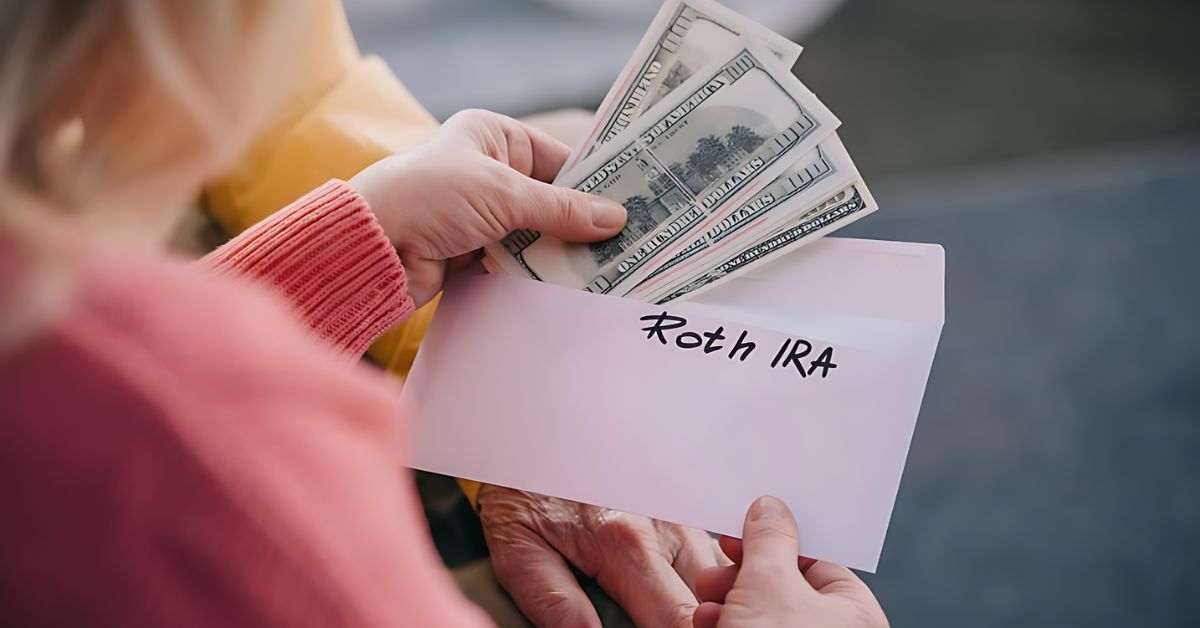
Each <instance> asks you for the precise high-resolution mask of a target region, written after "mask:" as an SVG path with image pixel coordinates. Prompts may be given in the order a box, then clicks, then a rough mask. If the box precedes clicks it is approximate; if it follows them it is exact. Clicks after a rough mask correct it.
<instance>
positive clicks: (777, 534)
mask: <svg viewBox="0 0 1200 628" xmlns="http://www.w3.org/2000/svg"><path fill="white" fill-rule="evenodd" d="M754 538H755V539H756V540H766V541H768V542H772V541H788V542H796V541H798V540H799V539H798V538H797V537H796V531H795V530H789V529H788V528H787V526H785V525H783V524H782V523H779V524H777V523H765V524H763V525H762V526H761V527H759V528H757V529H756V530H755V531H754Z"/></svg>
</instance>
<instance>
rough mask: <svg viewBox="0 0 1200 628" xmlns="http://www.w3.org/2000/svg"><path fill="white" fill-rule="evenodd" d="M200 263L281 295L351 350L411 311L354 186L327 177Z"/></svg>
mask: <svg viewBox="0 0 1200 628" xmlns="http://www.w3.org/2000/svg"><path fill="white" fill-rule="evenodd" d="M202 263H203V264H205V265H208V266H210V267H212V268H213V269H215V270H217V271H219V272H224V273H229V274H233V275H237V276H240V277H243V278H248V279H250V280H251V281H253V282H255V283H259V284H263V285H266V286H268V287H270V288H271V289H273V291H275V292H276V293H278V294H280V295H282V296H283V297H284V299H285V300H286V301H287V303H288V304H289V305H290V306H291V307H292V309H293V310H294V311H295V312H296V314H298V315H299V317H300V318H301V319H302V320H303V321H304V323H305V324H306V325H307V326H308V327H309V329H310V330H312V331H313V332H314V334H315V335H316V336H318V337H319V338H321V339H322V340H324V341H326V342H327V343H329V344H331V345H333V346H334V347H336V348H338V349H339V350H340V351H342V352H344V353H346V354H347V355H353V356H358V355H361V354H362V352H363V351H364V350H366V348H367V345H369V344H370V343H371V342H372V341H374V340H375V339H376V338H377V337H379V335H380V334H382V333H383V332H384V331H385V330H386V329H388V328H389V327H391V326H393V325H395V324H396V323H397V322H399V321H400V320H401V319H403V318H404V317H405V316H408V315H409V314H411V313H412V312H413V309H414V306H413V301H412V298H411V297H409V296H408V285H407V279H406V277H405V274H404V267H403V266H402V265H401V264H400V258H399V257H398V256H397V255H396V251H395V249H394V248H392V245H391V242H389V241H388V238H387V236H386V235H385V234H384V232H383V228H382V227H380V226H379V223H378V221H376V220H375V215H374V214H373V213H372V212H371V208H370V207H369V206H368V205H367V202H366V200H364V199H363V198H362V196H360V195H359V194H358V193H357V192H356V191H354V189H353V188H351V187H350V186H348V185H346V184H345V183H343V182H341V181H337V180H334V181H330V182H328V183H326V184H325V185H322V186H321V187H319V188H317V189H316V190H313V191H312V192H310V193H309V194H307V195H305V196H303V197H301V198H300V199H299V200H297V201H296V202H294V203H292V204H291V205H288V206H287V207H285V208H284V209H282V210H280V211H278V212H276V213H275V214H273V215H271V216H270V217H268V218H267V219H265V220H263V221H261V222H259V223H258V224H256V225H255V226H254V227H252V228H250V229H249V230H246V231H244V232H242V234H241V235H239V236H237V237H235V238H234V239H233V240H231V241H230V242H229V243H228V244H226V245H224V246H222V247H221V248H219V249H217V250H216V251H213V252H212V253H210V254H209V255H208V256H207V257H205V258H204V259H203V260H202Z"/></svg>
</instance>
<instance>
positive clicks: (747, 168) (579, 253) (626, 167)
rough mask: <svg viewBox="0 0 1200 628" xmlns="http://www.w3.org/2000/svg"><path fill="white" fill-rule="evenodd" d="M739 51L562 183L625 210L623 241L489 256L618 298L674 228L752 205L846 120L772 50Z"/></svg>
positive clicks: (514, 249)
mask: <svg viewBox="0 0 1200 628" xmlns="http://www.w3.org/2000/svg"><path fill="white" fill-rule="evenodd" d="M735 50H736V52H734V53H733V54H732V56H731V57H730V58H728V59H727V60H725V61H724V62H721V63H717V64H714V65H712V66H709V67H708V68H705V69H703V70H700V71H698V72H697V73H696V75H695V76H693V77H692V78H691V79H689V80H688V81H687V82H686V83H685V84H684V85H682V86H680V87H679V88H678V89H677V90H676V92H675V93H673V94H672V95H671V98H670V99H669V100H664V101H663V102H661V103H659V104H658V105H656V106H655V107H654V108H653V109H652V110H651V111H649V112H647V114H646V115H645V116H643V117H642V118H640V119H639V120H638V121H637V122H636V123H635V124H634V125H633V126H631V127H630V128H629V129H628V130H627V131H626V132H625V134H624V135H622V136H621V137H622V139H620V140H619V141H613V142H610V143H608V144H606V145H605V146H604V147H603V148H602V149H601V150H600V151H599V152H597V153H596V154H595V155H593V156H592V157H590V158H588V159H587V160H585V161H583V162H581V163H580V164H579V166H578V167H576V168H575V169H573V170H571V171H570V172H567V173H564V174H560V175H559V177H558V179H557V180H556V181H555V184H556V185H563V186H566V187H572V188H575V189H577V190H580V191H583V192H588V193H591V194H598V195H600V196H604V197H607V198H610V199H613V200H615V201H617V202H619V203H621V204H622V205H624V206H625V208H626V209H627V210H628V211H629V221H628V223H627V224H626V226H625V228H624V229H623V230H622V231H621V232H620V233H619V234H618V235H617V236H616V237H614V238H611V239H609V240H605V241H604V242H598V243H594V244H590V245H587V244H567V243H564V242H562V241H561V240H557V239H555V238H552V237H549V236H546V235H543V234H540V233H537V232H534V231H529V230H521V231H516V232H513V233H511V234H509V235H508V236H506V237H505V238H504V240H502V241H501V242H500V243H499V244H496V245H491V246H490V247H488V254H489V255H491V256H492V257H495V258H497V259H496V260H495V261H496V262H498V265H499V266H500V267H502V268H506V269H507V268H513V267H516V266H519V267H521V268H522V269H523V270H524V271H525V273H526V274H528V275H529V276H530V277H533V278H535V279H540V280H542V281H548V282H551V283H556V284H559V285H564V286H570V287H574V288H583V289H586V290H589V291H591V292H601V293H607V292H610V291H611V290H612V289H613V288H614V287H615V286H616V285H617V284H619V283H620V282H621V281H622V280H623V278H624V277H625V276H626V275H628V274H629V273H631V272H633V271H635V270H637V269H638V268H639V267H640V266H641V265H642V264H643V263H645V262H648V261H650V260H651V259H652V258H653V257H654V255H655V253H656V252H657V251H658V245H659V244H660V243H659V242H658V241H656V240H654V239H652V238H651V236H653V235H654V234H656V233H660V232H661V229H662V226H663V225H664V224H668V223H670V222H671V221H672V220H674V219H677V218H678V217H679V216H681V215H689V216H694V217H696V218H697V219H699V218H703V217H705V216H707V215H709V214H711V213H712V212H714V211H716V210H718V209H719V208H720V207H722V206H723V205H725V204H726V203H729V202H739V199H741V198H743V197H747V198H748V197H749V196H750V195H752V194H753V193H754V192H755V191H756V190H757V189H758V188H760V187H761V186H762V185H764V184H766V183H767V182H769V181H771V180H773V179H774V178H775V177H777V176H778V175H780V174H781V173H782V172H784V170H786V169H787V168H788V167H789V166H790V165H792V164H793V163H795V162H796V160H797V159H799V158H801V157H803V156H804V155H805V153H807V152H808V151H810V150H812V149H813V148H814V147H816V145H817V144H818V143H819V142H820V141H821V140H823V139H825V138H826V137H828V136H830V135H831V134H832V133H833V131H834V130H835V129H836V128H837V126H838V120H837V118H835V117H834V115H833V114H832V113H831V112H830V111H829V110H828V109H827V108H826V107H825V106H824V105H822V104H821V102H820V101H819V100H817V98H816V96H814V95H813V94H812V92H810V91H808V89H807V88H805V87H804V85H803V84H801V83H800V81H799V79H797V78H796V77H795V76H793V75H792V74H791V73H790V72H789V71H788V70H786V69H783V68H781V67H780V66H779V65H778V62H777V61H776V60H775V59H774V57H773V56H772V55H771V53H770V52H766V51H764V50H763V49H762V48H761V47H759V45H758V44H757V43H755V42H753V41H749V40H744V45H743V46H741V47H739V48H737V49H735ZM684 222H686V221H684Z"/></svg>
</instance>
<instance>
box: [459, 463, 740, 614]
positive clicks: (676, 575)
mask: <svg viewBox="0 0 1200 628" xmlns="http://www.w3.org/2000/svg"><path fill="white" fill-rule="evenodd" d="M479 520H480V522H481V523H482V524H483V536H484V538H485V539H487V544H488V550H489V551H490V553H491V555H492V567H493V569H494V570H495V572H496V579H497V580H498V581H499V582H500V584H501V586H503V587H504V589H505V590H506V591H508V593H509V595H511V596H512V598H513V601H515V602H516V603H517V606H518V607H519V608H520V609H521V612H523V613H524V614H525V616H526V617H528V618H529V619H530V620H531V621H532V622H533V623H534V624H536V625H538V626H570V627H571V628H591V627H593V626H594V627H596V628H599V626H600V617H599V615H597V613H596V609H595V608H594V607H593V606H592V602H591V600H589V599H588V596H587V595H586V594H585V593H584V591H583V588H582V587H581V586H580V585H579V582H578V580H576V578H575V574H574V573H572V571H571V567H572V566H573V567H575V568H576V569H578V570H579V571H581V572H583V573H584V574H586V575H588V576H591V577H593V578H595V579H596V582H597V583H598V584H599V585H600V587H601V588H603V589H604V591H605V592H606V593H608V595H609V596H610V597H612V599H613V600H614V601H616V603H617V604H620V605H621V608H623V609H624V610H625V612H626V613H627V614H628V615H629V617H630V618H631V619H632V620H633V623H634V624H636V625H638V626H659V627H664V628H679V627H685V626H691V625H692V614H693V612H695V610H696V604H697V602H696V596H695V595H694V594H693V592H692V585H693V583H694V582H695V579H696V576H697V574H699V573H702V572H703V570H704V569H705V568H707V567H714V566H717V565H729V564H731V563H730V562H729V559H727V558H725V555H724V554H721V550H720V549H718V548H717V546H716V544H715V543H714V542H713V540H712V539H711V538H709V536H708V535H707V534H705V533H704V532H701V531H700V530H697V529H695V528H685V527H683V526H680V525H676V524H673V523H667V522H664V521H656V520H654V519H649V518H646V517H642V516H639V515H632V514H629V513H623V512H618V511H616V510H611V509H608V508H600V507H598V506H589V505H587V504H578V503H575V502H570V501H567V500H563V499H556V498H553V497H545V496H542V495H536V494H534V493H527V492H525V491H518V490H514V489H510V488H504V487H501V486H493V485H491V484H484V485H483V487H482V488H480V489H479Z"/></svg>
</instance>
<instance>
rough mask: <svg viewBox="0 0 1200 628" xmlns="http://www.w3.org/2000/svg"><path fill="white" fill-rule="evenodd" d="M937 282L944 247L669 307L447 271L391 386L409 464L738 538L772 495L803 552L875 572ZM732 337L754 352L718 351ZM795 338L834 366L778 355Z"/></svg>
mask: <svg viewBox="0 0 1200 628" xmlns="http://www.w3.org/2000/svg"><path fill="white" fill-rule="evenodd" d="M942 290H943V254H942V250H941V247H938V246H936V245H926V244H909V243H896V242H878V241H869V240H847V239H840V238H825V239H822V240H820V241H817V242H815V243H813V244H812V245H810V246H808V247H805V248H804V249H802V250H800V251H798V252H797V253H795V254H793V255H789V256H787V257H786V258H783V259H781V260H779V261H778V262H776V263H774V264H770V265H767V266H762V267H759V268H757V269H755V270H753V271H752V272H750V273H747V274H744V275H741V276H739V277H736V278H733V279H731V280H730V281H728V282H726V283H724V284H722V285H720V286H718V287H716V288H713V289H712V290H710V291H708V292H705V293H704V294H702V295H698V296H697V297H696V298H695V299H694V300H691V301H687V302H679V303H672V304H669V305H666V306H658V305H651V304H646V303H639V302H637V301H633V300H630V299H621V298H614V297H606V296H601V295H594V294H588V293H586V292H583V291H576V290H571V289H567V288H562V287H559V286H553V285H549V284H543V283H538V282H532V281H528V280H525V279H520V278H513V277H504V276H483V275H480V276H471V277H462V278H460V280H459V281H457V282H456V283H454V284H452V285H451V286H450V287H449V288H447V290H446V293H445V295H444V297H443V301H442V304H441V307H440V309H439V312H438V315H437V317H436V318H435V320H434V323H433V325H432V326H431V328H430V330H429V334H428V336H427V337H426V340H425V344H424V346H423V347H422V349H421V352H420V354H419V355H418V357H417V363H416V364H415V365H414V368H413V371H412V374H411V376H410V378H409V381H408V383H407V384H406V386H405V389H404V399H405V402H406V403H407V404H409V406H410V407H411V409H412V410H413V415H414V416H415V417H417V423H416V425H415V427H414V429H415V434H414V436H415V440H416V448H415V452H414V455H413V458H412V460H413V466H414V467H416V468H419V469H425V470H428V471H433V472H436V473H445V474H449V475H455V476H458V477H466V478H471V479H476V480H480V481H485V482H489V483H493V484H499V485H502V486H511V487H516V488H520V489H523V490H528V491H533V492H537V493H542V494H546V495H554V496H558V497H562V498H565V499H570V500H574V501H580V502H585V503H589V504H598V505H603V506H608V507H612V508H616V509H618V510H623V511H627V512H633V513H638V514H643V515H647V516H650V517H654V518H657V519H663V520H667V521H674V522H678V523H682V524H685V525H688V526H693V527H698V528H701V529H705V530H710V531H713V532H720V533H723V534H729V535H734V536H736V535H739V534H740V532H741V523H742V517H743V513H744V512H745V510H746V507H747V506H749V504H750V503H751V502H752V501H754V499H755V498H757V497H758V496H760V495H764V494H770V495H775V496H777V497H779V498H781V499H783V501H784V502H786V503H787V504H788V505H789V506H790V507H791V508H792V510H793V512H795V514H796V518H797V522H798V524H799V528H800V531H801V546H800V551H801V553H803V554H804V555H805V556H811V557H814V558H822V559H828V560H832V561H834V562H838V563H841V564H845V565H848V566H851V567H857V568H860V569H866V570H874V568H875V566H876V564H877V562H878V558H879V552H880V550H881V548H882V545H883V539H884V534H885V532H886V530H887V524H888V519H889V517H890V515H891V510H892V505H893V502H894V500H895V495H896V490H897V488H898V486H899V482H900V476H901V472H902V471H903V467H904V460H905V457H906V455H907V453H908V444H909V441H910V439H911V437H912V432H913V428H914V426H915V423H916V417H917V411H918V409H919V407H920V402H921V397H922V395H923V393H924V388H925V381H926V379H927V377H928V373H929V368H930V366H931V364H932V361H933V355H934V351H935V349H936V346H937V339H938V337H939V336H940V333H941V327H942V323H943V305H942V303H943V300H942V299H943V293H942ZM664 311H665V312H666V313H667V314H668V315H670V316H672V317H676V318H682V319H685V320H686V321H687V328H688V329H690V330H694V331H695V332H696V333H697V334H701V333H703V332H704V331H713V330H715V329H718V328H722V330H723V331H722V333H723V334H724V335H725V336H726V338H727V340H725V341H723V347H722V349H721V350H720V351H713V352H710V353H705V352H704V346H703V343H702V344H700V345H698V346H694V347H692V346H690V345H691V344H692V342H693V341H692V340H690V337H688V338H689V339H688V340H687V341H685V342H684V343H683V345H684V346H680V344H679V343H678V338H679V337H680V336H681V335H682V334H676V333H673V332H674V330H671V331H668V332H666V333H664V336H665V337H666V338H668V342H667V343H666V344H664V343H663V342H662V340H660V339H659V338H657V337H656V336H655V337H650V336H649V335H648V334H649V332H648V331H646V328H647V327H649V325H648V324H647V322H646V321H643V320H642V317H645V316H654V317H657V316H659V315H661V314H662V313H663V312H664ZM678 331H680V332H682V331H683V328H680V329H679V330H678ZM742 332H745V337H744V338H742ZM701 338H703V336H701ZM738 338H742V342H743V344H744V343H747V342H749V343H753V348H752V349H750V350H749V351H748V352H746V351H745V350H744V349H743V350H741V351H739V352H738V353H737V354H735V355H734V356H733V358H732V359H731V358H730V357H729V353H730V351H731V350H732V348H733V347H734V345H735V344H736V340H737V339H738ZM801 342H804V343H808V344H811V345H812V346H813V347H827V348H830V349H831V352H830V353H831V355H830V358H829V359H830V360H831V362H832V363H834V364H836V365H837V366H836V367H835V368H830V369H829V370H828V371H827V372H826V373H825V374H824V377H822V372H821V369H820V368H818V369H817V371H815V372H814V373H813V374H812V375H808V374H807V369H808V362H807V360H806V359H805V358H801V359H800V362H801V364H804V365H805V371H806V373H805V374H804V375H801V373H800V369H799V368H798V367H797V365H796V364H794V363H792V362H794V361H792V362H789V363H788V364H786V365H785V364H784V363H783V359H784V358H780V359H779V360H778V361H776V360H775V358H776V355H777V354H779V353H780V351H781V349H782V348H783V347H785V345H786V346H787V347H788V353H790V352H791V351H792V348H793V347H794V346H795V345H797V344H799V343H801ZM801 346H803V345H801ZM743 353H746V354H747V355H746V359H745V360H742V359H740V358H741V354H743ZM772 362H775V364H774V365H772ZM464 391H470V392H464ZM468 434H469V435H470V438H466V439H464V438H463V435H468Z"/></svg>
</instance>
